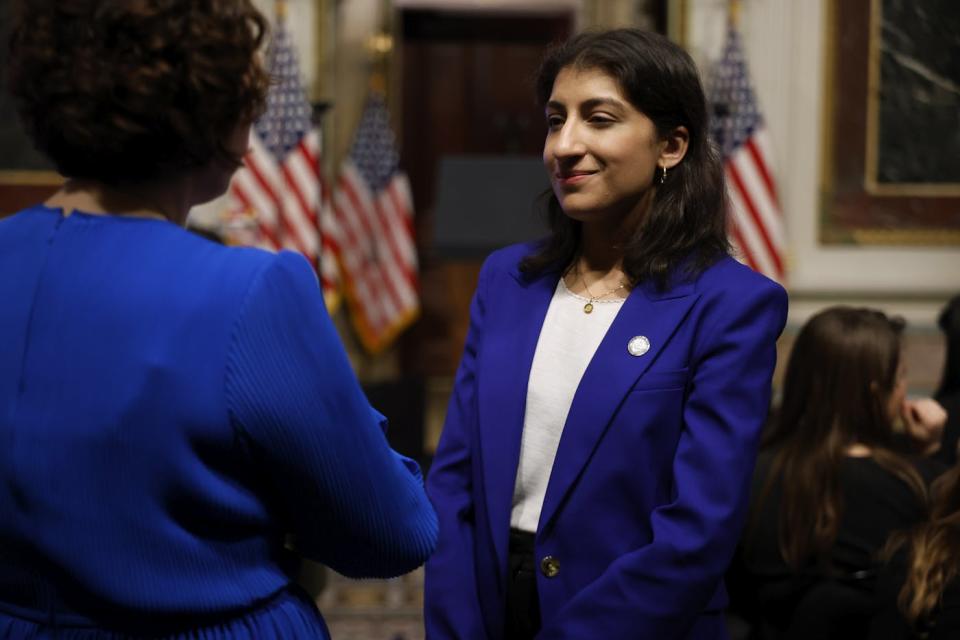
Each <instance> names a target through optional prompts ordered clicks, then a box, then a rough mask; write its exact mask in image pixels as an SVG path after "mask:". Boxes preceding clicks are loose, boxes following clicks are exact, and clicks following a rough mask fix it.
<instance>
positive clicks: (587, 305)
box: [577, 269, 627, 313]
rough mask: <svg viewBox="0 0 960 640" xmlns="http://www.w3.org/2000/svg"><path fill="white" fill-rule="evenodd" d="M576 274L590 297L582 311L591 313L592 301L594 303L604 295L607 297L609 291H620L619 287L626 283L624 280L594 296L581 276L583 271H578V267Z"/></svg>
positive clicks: (621, 287)
mask: <svg viewBox="0 0 960 640" xmlns="http://www.w3.org/2000/svg"><path fill="white" fill-rule="evenodd" d="M577 275H578V276H580V282H581V284H583V288H584V289H586V290H587V297H589V298H590V299H589V300H588V301H587V304H585V305H583V312H584V313H593V303H594V302H596V301H597V300H600V299H601V298H606V297H607V296H608V295H610V294H611V293H616V292H617V291H620V289H623V288H624V287H625V286H627V283H626V282H621V283H620V285H619V286H617V287H614V288H613V289H610V290H609V291H604V292H603V293H601V294H600V295H598V296H595V295H593V293H591V292H590V287H588V286H587V281H586V280H585V279H584V277H583V272H582V271H580V269H577Z"/></svg>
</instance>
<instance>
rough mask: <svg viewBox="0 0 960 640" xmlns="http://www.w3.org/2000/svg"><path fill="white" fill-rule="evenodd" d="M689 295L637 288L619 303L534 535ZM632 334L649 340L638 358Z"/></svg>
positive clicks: (687, 289) (569, 425)
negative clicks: (631, 344) (633, 350)
mask: <svg viewBox="0 0 960 640" xmlns="http://www.w3.org/2000/svg"><path fill="white" fill-rule="evenodd" d="M692 293H693V287H692V285H680V286H678V287H675V288H674V289H672V290H669V291H668V292H666V293H664V294H657V293H656V292H655V291H654V290H653V289H652V287H638V288H636V289H635V290H634V291H633V292H631V293H630V295H629V297H627V299H626V301H625V302H624V303H623V308H621V309H620V313H618V314H617V317H616V318H615V319H614V321H613V324H611V326H610V329H609V330H608V331H607V334H606V335H605V336H604V338H603V340H602V341H601V343H600V346H599V347H598V348H597V351H596V353H595V354H594V356H593V359H591V361H590V364H589V365H588V366H587V369H586V371H585V372H584V374H583V378H582V379H581V380H580V385H579V386H578V387H577V392H576V395H575V396H574V398H573V404H572V405H571V407H570V413H569V414H567V421H566V423H565V425H564V427H563V435H562V436H561V438H560V445H559V448H558V449H557V456H556V458H555V459H554V463H553V469H552V471H551V473H550V481H549V483H548V485H547V493H546V496H545V498H544V501H543V508H542V509H541V511H540V523H539V526H538V535H539V534H543V533H545V532H546V531H547V530H548V527H549V526H550V524H551V521H552V519H553V517H554V516H555V515H556V512H557V510H558V509H559V508H560V506H561V505H562V503H563V500H564V498H565V496H566V495H567V493H568V492H569V491H570V489H571V488H572V487H573V485H574V484H575V483H576V481H577V478H578V477H579V476H580V473H581V472H582V470H583V468H584V467H585V466H586V464H587V462H588V461H589V459H590V457H591V456H592V455H593V451H594V449H595V448H596V446H597V444H598V443H599V441H600V438H601V437H602V436H603V434H604V433H605V432H606V430H607V427H608V426H609V424H610V421H611V420H612V419H613V416H614V414H615V413H616V411H617V410H618V409H619V407H620V404H621V402H622V401H623V400H624V398H625V397H626V395H627V393H629V391H630V389H631V388H633V386H634V384H635V383H636V382H637V379H638V378H639V377H640V376H642V375H643V373H644V372H645V371H646V370H647V368H648V367H649V366H650V364H651V363H653V361H654V360H656V358H657V355H658V354H659V353H660V351H661V350H662V349H663V348H664V347H665V346H666V344H667V342H669V340H670V337H671V336H672V335H673V332H674V331H675V330H676V328H677V327H678V326H679V325H680V324H681V323H682V322H683V319H684V317H685V316H686V314H687V312H688V311H689V310H690V308H691V307H692V306H693V303H694V302H695V301H696V299H697V296H696V295H692ZM636 336H645V337H646V338H647V339H648V340H649V345H650V347H649V350H648V351H647V352H646V353H644V354H643V355H640V356H634V355H631V353H630V352H629V351H628V350H627V345H628V343H629V342H630V340H631V339H633V338H634V337H636ZM527 369H528V370H529V366H528V367H527Z"/></svg>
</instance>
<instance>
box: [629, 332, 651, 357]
mask: <svg viewBox="0 0 960 640" xmlns="http://www.w3.org/2000/svg"><path fill="white" fill-rule="evenodd" d="M649 350H650V340H648V339H647V336H634V337H632V338H630V342H628V343H627V351H629V352H630V355H632V356H642V355H643V354H645V353H646V352H647V351H649Z"/></svg>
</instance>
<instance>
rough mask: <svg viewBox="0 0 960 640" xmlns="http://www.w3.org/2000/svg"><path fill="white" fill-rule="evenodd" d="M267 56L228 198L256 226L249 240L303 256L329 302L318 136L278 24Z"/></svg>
mask: <svg viewBox="0 0 960 640" xmlns="http://www.w3.org/2000/svg"><path fill="white" fill-rule="evenodd" d="M266 57H267V60H266V64H267V70H268V72H269V74H270V77H271V86H270V91H269V92H268V94H267V109H266V111H265V112H264V114H263V115H262V116H261V117H260V119H259V120H257V122H256V123H255V124H254V126H253V130H252V131H251V133H250V150H249V151H248V152H247V154H246V156H245V157H244V165H245V166H244V168H242V169H241V170H240V171H238V172H237V174H236V175H235V176H234V178H233V181H232V182H231V184H230V190H229V193H230V195H231V197H232V200H233V201H234V207H233V208H234V210H235V211H239V212H242V213H245V214H246V215H249V216H252V217H253V219H254V221H255V223H256V228H257V231H258V232H259V233H258V234H257V235H256V236H255V238H254V239H253V243H254V244H256V245H258V246H261V247H263V248H267V249H272V250H279V249H292V250H294V251H299V252H300V253H302V254H303V255H304V256H306V257H307V259H308V260H309V261H310V263H311V264H313V265H314V268H318V270H319V275H320V281H321V285H322V287H323V292H324V297H325V298H326V299H327V300H328V302H329V301H332V300H333V299H334V298H335V292H336V288H337V285H338V281H339V278H338V274H337V263H336V261H335V259H334V255H335V252H336V242H335V239H336V229H335V228H334V226H333V225H334V224H335V223H334V220H333V216H332V215H330V211H329V203H328V199H329V197H328V190H327V189H326V188H325V185H324V181H323V176H322V173H321V171H320V148H321V138H320V131H319V130H317V129H316V128H315V127H314V126H313V121H312V117H311V116H312V108H311V106H310V103H309V101H308V100H307V94H306V91H305V89H304V86H303V84H302V82H301V80H300V65H299V62H298V61H297V55H296V52H295V50H294V47H293V44H292V42H291V40H290V36H289V35H288V34H287V30H286V29H285V28H284V24H283V22H282V21H279V22H278V24H277V26H276V29H275V31H274V35H273V39H272V40H271V42H270V46H269V47H268V48H267V56H266ZM321 229H322V231H323V233H322V238H323V239H322V241H321ZM321 246H322V249H323V251H322V253H323V258H324V259H323V260H322V261H321V260H320V257H321Z"/></svg>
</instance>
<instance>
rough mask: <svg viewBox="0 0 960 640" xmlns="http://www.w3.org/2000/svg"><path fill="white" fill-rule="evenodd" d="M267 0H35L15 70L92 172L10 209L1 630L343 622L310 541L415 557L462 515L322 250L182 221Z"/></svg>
mask: <svg viewBox="0 0 960 640" xmlns="http://www.w3.org/2000/svg"><path fill="white" fill-rule="evenodd" d="M265 28H266V25H265V21H264V19H263V17H262V16H261V15H260V14H259V13H258V12H257V11H256V10H255V9H254V8H253V7H252V5H251V4H250V3H249V2H248V0H140V1H138V2H129V1H127V0H75V1H73V2H60V1H53V0H29V2H27V1H21V2H19V3H18V4H17V6H16V7H15V13H14V24H13V30H12V37H11V42H10V69H9V71H10V82H11V89H12V92H13V94H14V96H15V99H16V101H17V104H18V107H19V111H20V114H21V116H22V118H23V120H24V123H25V124H26V128H27V129H28V131H29V133H30V134H31V136H32V137H33V140H34V142H35V143H36V145H37V146H38V147H39V148H40V149H41V150H42V151H43V152H44V153H46V155H47V156H49V158H50V159H51V160H52V161H53V163H54V164H55V165H56V167H57V169H58V170H59V171H60V173H62V174H63V175H64V176H65V177H66V178H67V181H66V183H65V185H64V186H63V188H61V189H60V190H59V191H58V192H57V193H55V194H54V195H53V196H52V197H50V199H49V200H47V201H46V202H45V203H43V204H40V205H37V206H35V207H32V208H29V209H27V210H25V211H21V212H20V213H18V214H16V215H13V216H12V217H10V218H7V219H4V220H2V221H0V299H2V300H3V304H2V305H0V334H2V335H3V341H2V344H3V347H2V349H0V556H2V557H0V638H46V637H57V638H61V637H69V638H85V639H86V638H122V637H127V636H137V637H140V636H144V635H150V636H156V635H163V636H165V637H190V638H201V637H202V638H231V639H235V638H257V639H259V640H262V639H269V638H323V637H326V636H327V632H326V628H325V625H324V623H323V621H322V619H321V618H320V616H319V613H318V612H317V610H316V607H315V606H314V604H313V602H311V601H310V600H309V598H308V597H307V596H306V595H305V594H304V593H303V592H302V591H301V590H299V589H298V588H297V587H296V586H295V585H294V584H293V582H292V580H291V577H290V576H289V575H288V569H289V568H290V565H291V562H290V560H291V558H293V559H295V554H294V553H292V552H291V551H289V550H288V549H287V547H286V546H285V544H284V540H285V539H286V538H290V539H292V541H293V545H292V546H293V547H294V548H295V549H296V551H297V553H299V554H302V555H305V556H309V557H311V558H314V559H317V560H319V561H321V562H324V563H326V564H328V565H329V566H331V567H333V568H334V569H336V570H338V571H340V572H342V573H345V574H347V575H352V576H392V575H397V574H400V573H404V572H406V571H410V570H411V569H413V568H415V567H416V566H418V565H419V564H421V563H422V562H423V561H424V560H425V559H426V557H427V556H428V555H429V554H430V551H431V550H432V548H433V545H434V542H435V537H436V517H435V514H434V512H433V510H432V507H431V506H430V504H429V502H428V501H427V499H426V496H425V494H424V491H423V486H422V480H421V477H420V472H419V469H418V468H417V467H416V465H415V464H414V463H413V462H411V461H409V460H407V459H404V458H402V457H400V456H399V455H397V454H396V453H394V452H393V451H392V450H391V449H390V448H389V447H388V445H387V443H386V440H385V438H384V435H383V432H382V429H381V425H380V424H379V423H380V421H381V419H380V417H379V416H378V415H377V414H376V413H375V412H374V411H373V410H372V409H371V408H370V406H369V405H368V403H367V401H366V399H365V398H364V396H363V393H362V392H361V390H360V388H359V386H358V385H357V382H356V380H355V378H354V376H353V373H352V371H351V369H350V366H349V364H348V362H347V359H346V357H345V354H344V352H343V349H342V347H341V345H340V343H339V341H338V338H337V335H336V333H335V331H334V329H333V327H332V325H331V322H330V319H329V317H328V316H327V314H326V312H325V309H324V306H323V301H322V298H321V295H320V291H319V289H318V287H317V281H316V277H315V275H314V273H313V271H312V269H311V267H310V265H309V264H307V262H306V261H305V260H303V258H302V257H300V256H298V255H295V254H292V253H287V252H281V253H280V254H277V255H274V254H270V253H266V252H261V251H258V250H253V249H236V248H227V247H223V246H219V245H216V244H214V243H211V242H209V241H207V240H205V239H203V238H200V237H197V236H195V235H193V234H191V233H188V232H187V231H186V230H184V229H183V228H182V226H181V225H182V224H183V223H184V221H185V219H186V217H187V213H188V211H189V209H190V207H192V206H193V205H195V204H198V203H201V202H204V201H206V200H209V199H211V198H213V197H215V196H217V195H218V194H220V193H222V192H223V191H224V190H225V188H226V186H227V183H228V180H229V179H230V176H231V174H232V173H233V171H234V170H235V169H236V168H237V167H238V166H239V165H240V161H241V157H242V156H243V154H244V152H245V150H246V145H247V140H248V135H249V127H250V124H251V122H252V121H253V120H254V118H255V117H256V116H257V114H258V113H259V111H260V109H261V106H262V104H263V99H264V92H265V88H266V85H267V78H266V77H265V75H264V72H263V70H262V69H261V68H260V66H259V62H258V57H257V56H258V53H257V50H258V48H259V46H260V43H261V40H262V38H263V35H264V32H265Z"/></svg>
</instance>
